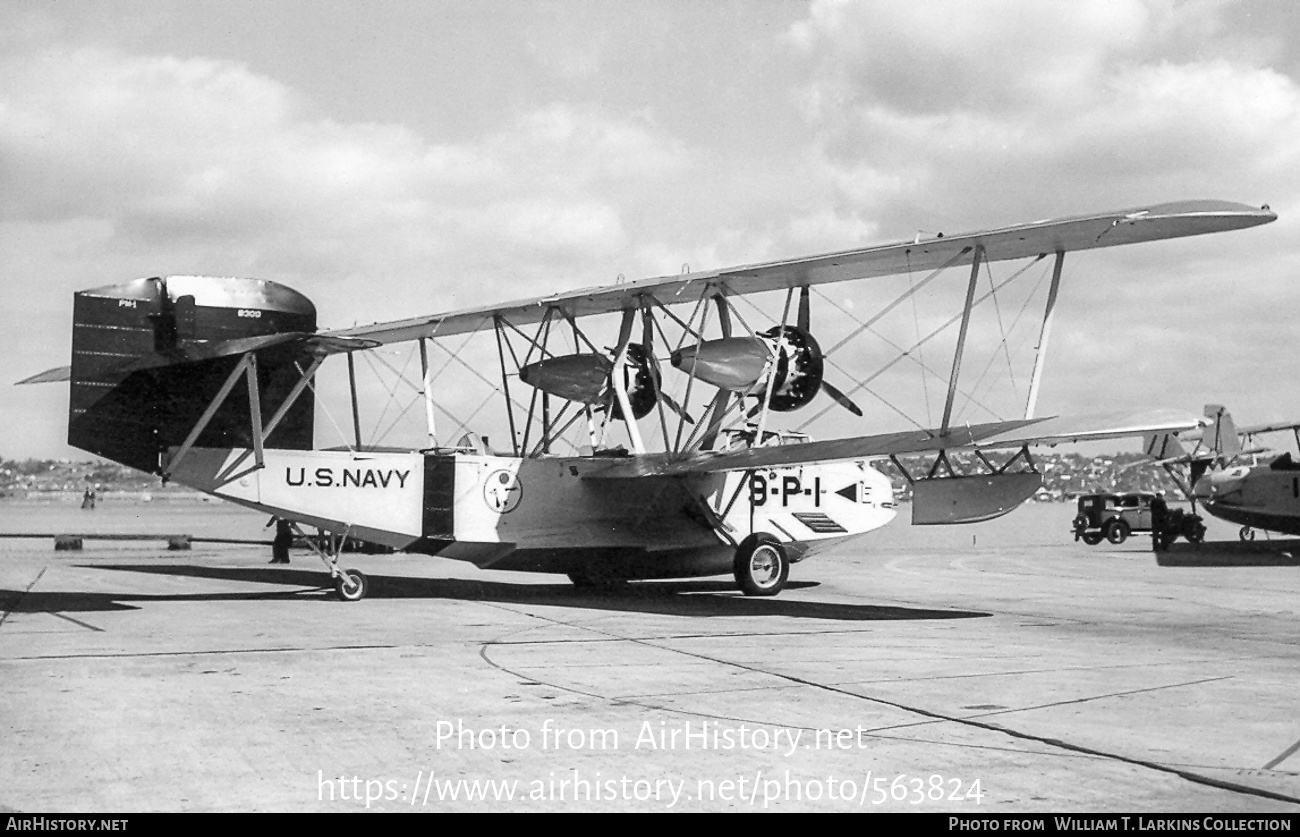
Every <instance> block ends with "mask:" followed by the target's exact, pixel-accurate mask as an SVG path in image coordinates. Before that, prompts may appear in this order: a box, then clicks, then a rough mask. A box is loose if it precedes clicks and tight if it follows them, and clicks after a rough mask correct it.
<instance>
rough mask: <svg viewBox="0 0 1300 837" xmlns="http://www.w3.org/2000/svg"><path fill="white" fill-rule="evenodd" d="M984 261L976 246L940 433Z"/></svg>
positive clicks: (948, 416)
mask: <svg viewBox="0 0 1300 837" xmlns="http://www.w3.org/2000/svg"><path fill="white" fill-rule="evenodd" d="M983 261H984V247H983V246H982V245H977V246H976V247H975V255H974V256H973V257H972V258H971V265H970V283H969V284H968V285H967V286H966V307H965V308H963V309H962V312H961V329H960V330H959V331H958V332H957V351H956V352H954V353H953V358H952V374H951V375H950V376H948V400H947V401H945V402H944V405H943V423H942V424H940V425H939V428H940V429H939V432H940V433H947V432H948V422H949V421H950V420H951V419H952V402H953V399H954V398H956V397H957V374H958V373H959V372H961V356H962V352H964V351H965V350H966V331H967V329H969V328H970V313H971V309H972V308H973V307H974V302H975V283H976V282H977V281H979V278H980V265H981V264H982V263H983Z"/></svg>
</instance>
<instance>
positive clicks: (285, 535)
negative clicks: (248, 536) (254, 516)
mask: <svg viewBox="0 0 1300 837" xmlns="http://www.w3.org/2000/svg"><path fill="white" fill-rule="evenodd" d="M271 523H274V524H275V539H274V540H272V541H271V563H272V564H287V563H289V547H291V546H293V526H291V525H290V524H289V521H287V520H285V519H284V518H282V517H273V518H271ZM271 523H268V524H267V525H268V526H270V525H271Z"/></svg>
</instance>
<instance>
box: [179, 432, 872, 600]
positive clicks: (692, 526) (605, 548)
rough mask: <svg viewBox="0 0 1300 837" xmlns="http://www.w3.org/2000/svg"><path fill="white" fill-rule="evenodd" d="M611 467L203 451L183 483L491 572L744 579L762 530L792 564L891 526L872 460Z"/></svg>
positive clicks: (186, 469) (187, 463)
mask: <svg viewBox="0 0 1300 837" xmlns="http://www.w3.org/2000/svg"><path fill="white" fill-rule="evenodd" d="M608 462H609V460H608V458H607V457H570V458H565V457H556V458H540V459H521V458H516V457H504V456H489V455H481V454H474V453H461V452H449V453H429V454H423V453H415V452H412V453H387V452H368V451H359V452H353V451H297V450H267V451H265V452H264V466H263V467H261V468H259V467H256V463H255V462H254V456H253V453H252V451H250V450H246V449H215V448H196V449H192V450H191V451H190V452H189V453H188V454H187V455H186V456H185V457H184V458H183V459H182V460H181V461H180V463H179V464H178V466H177V467H176V469H175V470H174V471H173V475H172V478H173V479H174V480H176V481H177V482H179V483H182V484H184V485H188V486H191V487H193V488H196V489H198V490H200V491H204V492H206V493H209V494H212V495H214V496H217V497H221V498H223V499H226V500H230V501H232V502H235V503H239V504H241V505H244V506H248V507H251V508H256V509H259V510H261V511H264V512H266V513H267V514H274V515H279V516H283V517H287V518H290V519H294V520H298V521H300V522H302V523H305V524H308V525H312V526H318V527H320V528H322V529H326V530H329V531H333V532H344V531H346V532H348V533H349V534H350V535H352V536H354V537H357V538H360V539H362V540H366V541H370V542H373V543H377V544H382V545H385V546H389V547H392V548H394V549H400V550H406V551H409V552H417V553H425V554H430V555H439V556H443V557H448V558H453V559H458V560H464V561H469V562H472V563H474V564H476V565H478V566H480V567H483V568H485V569H503V570H523V571H529V572H552V573H573V572H582V571H591V570H593V569H594V568H598V569H599V570H600V571H601V572H602V573H609V574H612V575H614V576H617V577H623V578H670V577H686V576H702V575H717V574H723V573H729V572H730V571H731V565H732V558H733V556H734V552H735V544H736V543H739V542H740V541H741V540H743V539H744V538H745V537H747V536H748V535H749V534H751V533H754V532H763V533H767V534H770V535H772V536H773V537H775V538H777V539H778V540H780V541H782V542H783V543H785V544H786V546H787V551H788V552H789V554H790V556H791V558H792V560H800V559H802V558H804V557H806V556H807V555H809V554H811V553H812V552H814V551H816V550H817V549H819V548H822V547H825V546H828V545H830V544H831V543H834V542H837V541H841V540H843V539H844V538H847V537H852V536H856V535H861V534H863V533H865V532H869V531H871V530H873V529H876V528H879V527H880V526H883V525H885V524H886V523H888V522H889V521H890V520H892V519H893V517H894V515H895V511H894V504H893V491H892V488H891V486H890V484H889V481H888V479H887V478H885V477H884V476H883V475H882V474H880V473H879V472H878V471H876V470H874V469H872V468H870V467H869V466H868V465H866V464H863V463H852V462H849V463H843V462H841V463H833V464H828V465H819V466H802V467H793V468H782V469H770V470H763V471H757V472H752V473H750V472H726V473H717V474H703V475H694V476H691V477H685V478H684V477H653V478H638V479H627V480H588V479H584V475H585V474H588V473H591V472H593V471H598V470H600V469H602V468H604V467H607V466H608Z"/></svg>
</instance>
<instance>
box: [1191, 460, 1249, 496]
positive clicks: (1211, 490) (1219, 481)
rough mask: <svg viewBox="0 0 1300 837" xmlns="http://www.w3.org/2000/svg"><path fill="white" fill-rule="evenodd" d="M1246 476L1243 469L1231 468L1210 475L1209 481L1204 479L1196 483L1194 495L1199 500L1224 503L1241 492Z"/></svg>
mask: <svg viewBox="0 0 1300 837" xmlns="http://www.w3.org/2000/svg"><path fill="white" fill-rule="evenodd" d="M1245 476H1246V474H1245V471H1244V469H1242V468H1231V469H1229V470H1227V471H1219V472H1218V473H1216V474H1210V475H1209V478H1208V479H1205V478H1202V479H1201V480H1200V481H1199V482H1197V483H1196V488H1195V490H1194V491H1193V494H1194V495H1195V496H1196V498H1197V499H1199V500H1210V501H1223V500H1225V499H1228V498H1230V497H1231V496H1232V495H1233V494H1236V493H1237V492H1239V491H1241V486H1242V483H1243V482H1244V481H1245Z"/></svg>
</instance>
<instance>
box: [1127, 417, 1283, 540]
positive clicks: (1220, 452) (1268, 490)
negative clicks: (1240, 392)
mask: <svg viewBox="0 0 1300 837" xmlns="http://www.w3.org/2000/svg"><path fill="white" fill-rule="evenodd" d="M1205 419H1206V427H1205V428H1204V430H1203V431H1200V432H1196V431H1193V432H1191V433H1186V434H1183V435H1182V436H1181V437H1179V438H1178V439H1177V441H1175V442H1174V443H1173V444H1172V445H1171V446H1170V447H1167V448H1163V449H1162V450H1160V451H1158V452H1154V451H1149V452H1150V453H1151V454H1152V455H1153V456H1157V463H1158V464H1160V465H1162V466H1163V467H1164V468H1165V470H1166V471H1168V472H1169V473H1170V475H1171V476H1172V477H1174V479H1175V480H1176V481H1177V482H1178V483H1179V487H1180V488H1181V489H1182V490H1183V493H1184V494H1185V495H1186V496H1187V498H1188V499H1189V500H1191V502H1192V505H1193V507H1197V506H1199V507H1200V508H1202V509H1204V510H1205V511H1206V512H1208V513H1209V514H1211V515H1213V516H1214V517H1217V518H1219V519H1220V520H1226V521H1228V522H1229V523H1235V524H1237V525H1239V526H1240V527H1241V529H1240V530H1239V531H1238V536H1239V537H1240V539H1241V540H1243V541H1252V540H1254V539H1255V533H1256V531H1257V530H1262V531H1265V532H1278V533H1280V534H1284V535H1300V462H1296V461H1295V458H1294V457H1293V456H1292V455H1291V453H1290V452H1289V451H1287V452H1283V453H1280V454H1279V453H1277V451H1275V450H1269V449H1267V448H1262V447H1257V446H1256V445H1255V444H1254V443H1255V440H1256V438H1257V437H1259V436H1265V435H1268V434H1272V433H1282V432H1287V431H1290V432H1291V433H1292V434H1293V435H1294V437H1295V441H1296V444H1297V446H1300V423H1297V422H1280V423H1269V424H1254V425H1245V426H1241V427H1239V426H1237V425H1236V423H1235V422H1234V421H1233V419H1232V415H1231V414H1230V413H1229V412H1228V410H1227V409H1226V408H1224V407H1222V406H1220V405H1218V404H1207V405H1206V406H1205ZM1189 441H1190V442H1193V443H1194V444H1195V446H1194V447H1193V449H1192V450H1190V451H1188V450H1187V449H1186V448H1184V447H1183V446H1182V444H1181V443H1182V442H1189ZM1171 454H1172V455H1171ZM1261 460H1263V461H1261ZM1181 465H1186V466H1187V468H1188V479H1187V481H1186V482H1183V481H1182V479H1181V478H1180V476H1179V474H1178V473H1176V472H1175V471H1174V470H1173V467H1174V466H1181Z"/></svg>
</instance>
